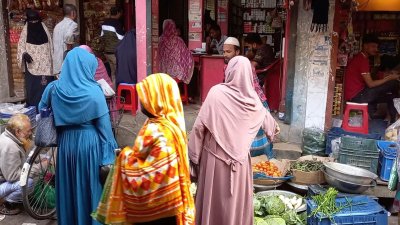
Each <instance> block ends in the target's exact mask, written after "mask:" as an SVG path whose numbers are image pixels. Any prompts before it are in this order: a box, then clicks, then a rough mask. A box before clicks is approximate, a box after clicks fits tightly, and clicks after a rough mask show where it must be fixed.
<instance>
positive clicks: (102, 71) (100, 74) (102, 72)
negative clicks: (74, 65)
mask: <svg viewBox="0 0 400 225" xmlns="http://www.w3.org/2000/svg"><path fill="white" fill-rule="evenodd" d="M79 48H82V49H85V50H86V51H88V52H89V53H91V54H94V52H93V50H92V49H91V48H90V47H89V46H87V45H81V46H79ZM96 59H97V65H98V66H97V69H96V73H95V74H94V80H96V81H98V80H101V79H104V80H105V81H106V82H107V84H108V85H110V87H112V86H113V84H112V81H111V78H110V76H108V73H107V69H106V67H105V66H104V63H103V60H101V59H100V58H99V57H97V56H96Z"/></svg>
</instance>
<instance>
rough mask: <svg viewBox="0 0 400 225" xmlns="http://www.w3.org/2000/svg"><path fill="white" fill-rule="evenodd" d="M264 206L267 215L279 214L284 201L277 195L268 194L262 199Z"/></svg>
mask: <svg viewBox="0 0 400 225" xmlns="http://www.w3.org/2000/svg"><path fill="white" fill-rule="evenodd" d="M264 206H265V209H266V210H267V213H268V215H281V214H282V213H283V212H284V211H285V209H286V206H285V203H283V201H282V200H281V199H280V198H278V196H269V197H267V198H265V199H264Z"/></svg>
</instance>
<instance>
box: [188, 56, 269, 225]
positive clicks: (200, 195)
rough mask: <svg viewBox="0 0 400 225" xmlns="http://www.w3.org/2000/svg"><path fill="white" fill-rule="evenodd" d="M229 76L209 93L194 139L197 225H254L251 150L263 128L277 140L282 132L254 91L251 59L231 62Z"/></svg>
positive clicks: (191, 148)
mask: <svg viewBox="0 0 400 225" xmlns="http://www.w3.org/2000/svg"><path fill="white" fill-rule="evenodd" d="M225 76H226V83H222V84H218V85H216V86H214V87H213V88H212V89H211V90H210V92H209V93H208V95H207V98H206V100H205V102H204V103H203V105H202V107H201V109H200V112H199V115H198V117H197V119H196V122H195V124H194V127H193V130H192V131H191V133H190V138H189V157H190V161H191V166H192V171H191V172H192V175H193V176H194V177H196V178H197V183H198V187H197V194H196V225H221V224H223V225H239V224H240V225H252V224H253V197H252V196H253V178H252V168H251V163H250V146H251V143H252V141H253V140H254V137H255V136H256V134H257V132H258V130H259V129H260V128H263V129H264V131H265V132H266V135H267V136H268V137H270V138H271V140H272V139H273V138H274V135H275V129H276V127H277V124H276V121H275V120H274V119H273V117H272V116H271V114H270V113H269V112H268V111H267V110H266V109H265V108H264V107H263V105H262V103H261V101H260V98H259V97H258V95H257V93H256V92H255V91H254V85H253V74H252V68H251V64H250V61H249V60H248V59H247V58H245V57H243V56H237V57H234V58H233V59H231V60H230V61H229V64H228V67H227V69H226V71H225Z"/></svg>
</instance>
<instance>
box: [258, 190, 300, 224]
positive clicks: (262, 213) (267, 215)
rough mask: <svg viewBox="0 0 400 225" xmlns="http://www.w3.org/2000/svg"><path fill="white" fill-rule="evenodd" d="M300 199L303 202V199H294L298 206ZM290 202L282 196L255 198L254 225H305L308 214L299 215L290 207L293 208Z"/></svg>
mask: <svg viewBox="0 0 400 225" xmlns="http://www.w3.org/2000/svg"><path fill="white" fill-rule="evenodd" d="M282 199H284V200H282ZM292 199H293V198H292ZM298 199H300V200H301V202H303V199H302V198H296V199H293V200H294V201H296V204H297V201H299V200H298ZM285 201H286V203H285ZM290 201H291V199H290V198H286V197H284V196H282V195H265V196H261V195H256V196H254V198H253V204H254V225H305V224H306V219H307V213H306V212H304V213H302V214H300V215H298V214H297V212H296V210H295V209H293V208H292V209H290V208H289V207H288V205H291V207H293V205H292V204H291V202H290ZM294 201H293V203H295V202H294Z"/></svg>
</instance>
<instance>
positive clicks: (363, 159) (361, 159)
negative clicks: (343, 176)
mask: <svg viewBox="0 0 400 225" xmlns="http://www.w3.org/2000/svg"><path fill="white" fill-rule="evenodd" d="M378 161H379V152H376V154H366V153H364V152H358V151H355V152H351V151H345V150H342V149H340V152H339V163H343V164H347V165H351V166H356V167H360V168H362V169H366V170H369V171H371V172H373V173H375V174H377V173H378Z"/></svg>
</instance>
